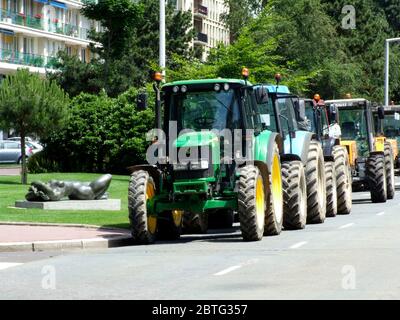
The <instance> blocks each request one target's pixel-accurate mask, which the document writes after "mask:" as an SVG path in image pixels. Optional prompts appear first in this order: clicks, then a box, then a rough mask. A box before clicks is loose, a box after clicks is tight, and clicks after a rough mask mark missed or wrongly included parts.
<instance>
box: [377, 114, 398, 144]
mask: <svg viewBox="0 0 400 320" xmlns="http://www.w3.org/2000/svg"><path fill="white" fill-rule="evenodd" d="M376 118H377V116H376ZM384 133H385V137H387V138H392V139H397V138H400V113H397V112H395V113H393V114H386V115H385V120H384Z"/></svg>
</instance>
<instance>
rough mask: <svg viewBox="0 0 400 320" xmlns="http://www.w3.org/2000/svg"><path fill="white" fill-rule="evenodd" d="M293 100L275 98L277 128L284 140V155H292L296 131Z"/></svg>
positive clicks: (291, 98)
mask: <svg viewBox="0 0 400 320" xmlns="http://www.w3.org/2000/svg"><path fill="white" fill-rule="evenodd" d="M294 100H295V98H294V97H292V96H289V97H285V96H282V95H279V96H277V99H276V100H275V107H276V110H277V112H276V113H277V119H278V128H279V132H280V134H281V135H282V137H283V139H284V148H285V153H290V154H291V153H293V149H294V146H293V138H295V136H296V131H298V126H297V121H296V114H295V108H294V102H295V101H294Z"/></svg>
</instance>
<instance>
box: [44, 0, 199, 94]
mask: <svg viewBox="0 0 400 320" xmlns="http://www.w3.org/2000/svg"><path fill="white" fill-rule="evenodd" d="M158 6H159V1H158V0H137V1H131V0H102V1H98V3H95V2H92V3H87V4H85V6H84V7H83V9H82V13H83V14H84V15H85V16H86V17H87V18H89V19H93V20H97V21H99V22H100V23H101V25H102V27H103V28H102V30H101V31H100V32H96V31H94V30H92V31H91V32H90V35H89V37H90V38H91V39H92V40H93V41H94V42H96V44H92V45H91V46H90V50H91V52H93V53H94V58H93V59H92V61H91V62H90V63H89V65H86V64H84V63H83V62H80V61H79V60H78V59H77V58H74V57H68V56H67V55H66V54H63V53H62V54H61V55H60V63H59V65H58V66H57V67H58V68H59V69H60V70H61V72H59V73H48V77H49V79H55V80H56V81H57V83H58V84H60V85H61V86H62V88H64V89H65V90H66V91H67V92H68V93H69V94H70V95H71V96H77V95H78V94H79V93H80V92H87V93H99V92H100V91H101V89H105V91H106V93H107V95H108V96H110V97H117V96H118V95H120V94H121V93H123V92H125V91H127V90H128V89H129V88H130V87H132V86H134V87H142V86H144V85H145V84H146V83H147V81H148V79H149V74H150V72H151V70H152V66H154V65H155V64H157V62H158V52H159V14H158V12H159V9H158ZM166 26H167V30H166V32H167V64H168V65H169V66H170V67H172V68H173V65H172V64H171V63H172V61H171V56H172V55H175V54H178V55H180V56H182V57H185V58H186V59H190V58H191V57H192V55H193V52H192V49H191V47H190V43H191V40H192V39H193V37H194V35H195V33H194V30H193V26H192V18H191V13H189V12H177V11H176V10H175V9H174V7H173V5H172V3H170V2H169V3H168V6H167V10H166ZM99 44H100V45H99Z"/></svg>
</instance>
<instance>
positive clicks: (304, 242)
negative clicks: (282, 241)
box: [290, 241, 308, 249]
mask: <svg viewBox="0 0 400 320" xmlns="http://www.w3.org/2000/svg"><path fill="white" fill-rule="evenodd" d="M307 243H308V242H307V241H302V242H299V243H296V244H294V245H292V246H291V247H290V249H298V248H300V247H302V246H304V245H306V244H307Z"/></svg>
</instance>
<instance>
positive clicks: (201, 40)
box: [194, 32, 208, 45]
mask: <svg viewBox="0 0 400 320" xmlns="http://www.w3.org/2000/svg"><path fill="white" fill-rule="evenodd" d="M194 44H199V45H207V44H208V35H207V34H205V33H202V32H199V33H197V35H196V37H195V38H194Z"/></svg>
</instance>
